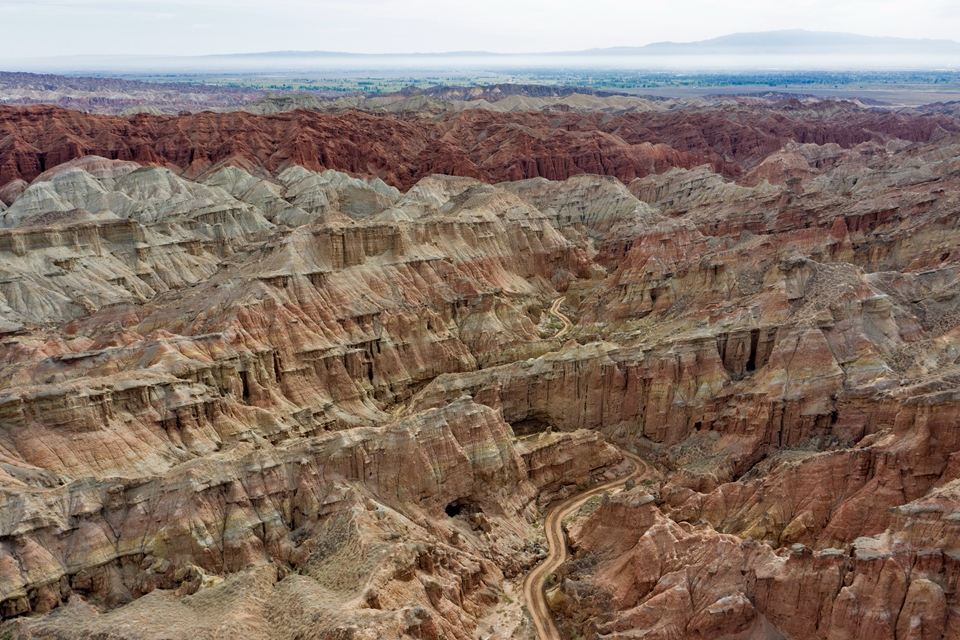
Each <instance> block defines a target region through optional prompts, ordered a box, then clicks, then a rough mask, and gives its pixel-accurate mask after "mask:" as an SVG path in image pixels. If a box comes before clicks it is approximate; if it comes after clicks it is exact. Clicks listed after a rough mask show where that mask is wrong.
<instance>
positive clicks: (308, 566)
mask: <svg viewBox="0 0 960 640" xmlns="http://www.w3.org/2000/svg"><path fill="white" fill-rule="evenodd" d="M471 91H472V90H464V91H463V92H461V93H459V94H453V93H451V92H447V93H445V94H443V95H426V94H423V93H418V94H416V95H407V96H399V97H392V98H383V99H380V98H371V97H362V96H358V97H354V98H345V99H344V100H346V101H347V102H340V103H339V104H338V105H337V106H335V107H333V106H329V104H326V103H325V105H323V106H322V108H312V106H311V105H309V104H306V105H305V104H296V100H301V101H302V98H297V99H295V100H293V102H294V103H293V104H290V103H289V100H288V99H287V98H283V97H280V98H277V97H272V98H265V99H264V100H263V101H260V102H257V103H254V104H256V105H257V106H255V107H250V106H247V107H244V108H243V110H237V111H232V112H227V113H213V112H201V113H193V114H189V115H156V114H150V113H139V114H132V115H124V116H119V115H95V114H88V113H82V112H80V111H72V110H67V109H64V108H60V107H56V106H30V107H2V108H0V615H2V617H3V619H4V622H3V623H2V625H0V635H3V637H7V638H62V639H73V638H77V639H79V638H109V639H120V638H124V639H133V638H156V639H160V638H200V637H202V638H224V639H226V638H230V639H231V640H232V639H235V638H251V639H264V640H266V639H278V640H279V639H281V638H326V639H331V640H332V639H338V640H345V639H348V638H350V639H360V638H421V639H431V640H439V639H440V638H446V639H450V640H452V639H454V638H457V639H463V640H466V639H468V638H478V637H484V638H490V637H495V638H510V637H514V638H533V637H536V634H537V633H538V630H539V632H540V633H541V634H543V636H544V637H565V638H581V637H584V638H638V637H643V638H647V639H653V638H657V639H667V638H691V639H694V638H696V639H708V638H709V639H716V640H720V639H725V640H732V639H736V640H760V639H768V638H770V639H797V640H799V639H804V640H806V639H809V638H820V639H823V640H847V639H851V640H852V639H854V638H875V639H880V640H905V639H911V640H919V639H923V640H928V639H929V640H932V639H943V638H955V637H960V601H958V583H960V453H958V452H960V431H958V428H957V427H958V420H960V219H958V212H960V191H958V186H960V121H958V119H957V114H956V108H955V105H949V104H940V105H930V106H928V107H925V108H923V109H914V110H911V111H910V112H895V111H890V110H878V109H872V108H868V107H865V106H863V105H862V104H857V103H852V102H848V101H837V100H817V99H807V100H798V99H795V98H793V99H786V100H779V99H776V98H774V99H756V98H726V99H715V100H707V101H704V100H699V101H691V102H689V103H687V102H683V101H672V102H671V101H651V100H641V99H638V98H630V97H625V96H610V95H585V94H576V93H572V94H571V93H568V94H565V95H542V96H538V95H531V94H529V93H522V94H521V93H517V92H513V93H512V95H493V94H492V93H491V92H489V91H488V92H487V93H486V94H485V95H480V96H478V95H475V94H473V93H471ZM502 93H510V92H502ZM257 97H258V96H253V98H257ZM283 100H287V102H288V103H284V104H278V102H282V101H283ZM349 100H352V101H353V102H349ZM404 101H413V102H406V103H405V104H404V105H398V104H397V103H398V102H404ZM471 101H474V104H473V106H470V105H469V104H468V103H470V102H471ZM479 101H484V102H486V103H487V104H488V105H490V107H489V108H488V107H487V106H485V105H480V104H479ZM505 101H511V102H505ZM331 104H332V103H331ZM498 105H499V106H498ZM313 106H316V105H313ZM557 505H559V506H557ZM547 569H549V570H547ZM531 571H533V573H532V574H531ZM528 576H532V577H531V578H528ZM525 580H526V584H525ZM525 586H526V587H527V588H525Z"/></svg>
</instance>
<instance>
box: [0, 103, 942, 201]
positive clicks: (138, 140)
mask: <svg viewBox="0 0 960 640" xmlns="http://www.w3.org/2000/svg"><path fill="white" fill-rule="evenodd" d="M957 130H958V127H957V124H956V122H955V121H954V120H953V118H951V117H949V116H945V115H939V114H927V115H925V116H922V117H921V116H914V115H905V114H904V115H901V114H893V113H881V112H873V111H868V110H864V109H858V108H856V107H854V106H853V105H850V104H839V103H830V102H826V103H822V104H820V105H815V106H811V107H809V108H802V107H801V108H797V106H796V105H789V104H788V105H780V106H778V105H775V104H774V105H766V106H760V105H748V104H727V105H717V106H712V107H711V106H707V105H702V106H701V105H696V104H695V105H692V106H690V107H688V108H683V109H673V110H669V111H663V110H652V111H644V112H640V113H622V114H609V113H582V112H578V111H573V112H569V113H562V114H556V113H546V112H538V111H532V110H529V109H526V110H522V111H517V112H513V113H495V112H492V111H489V110H485V109H468V110H465V111H461V112H458V113H448V114H443V115H440V116H435V115H434V114H432V113H427V114H425V115H424V114H421V113H420V112H418V111H414V112H399V113H384V114H379V115H374V114H369V113H362V112H360V111H348V112H346V113H340V114H321V113H315V112H309V111H304V110H296V111H288V112H284V113H279V114H275V115H266V116H264V115H253V114H248V113H242V112H235V113H220V114H218V113H212V112H209V111H205V112H201V113H197V114H194V115H190V116H180V117H176V116H153V115H149V114H145V113H141V114H137V115H134V116H131V117H118V116H95V115H90V114H84V113H80V112H76V111H68V110H66V109H59V108H54V107H47V106H36V107H29V108H7V107H4V108H3V109H2V110H0V139H2V140H3V143H2V146H0V187H4V186H5V185H6V184H7V183H9V182H11V181H14V180H18V179H24V180H28V181H31V180H33V179H34V178H35V177H36V176H38V175H39V174H41V173H43V172H44V171H46V170H47V169H50V168H53V167H55V166H57V165H59V164H62V163H64V162H67V161H69V160H73V159H75V158H78V157H81V156H85V155H98V156H102V157H104V158H111V159H115V160H116V159H119V160H128V161H134V162H138V163H141V164H156V165H160V166H167V167H170V168H176V169H177V171H178V172H183V175H184V176H185V177H188V178H195V177H200V176H203V175H204V174H206V173H209V172H211V171H216V170H217V169H218V168H220V167H221V166H222V165H224V164H238V165H239V166H243V167H244V168H248V167H257V168H261V169H263V170H266V171H268V172H271V173H277V172H279V171H282V170H284V169H286V168H288V167H291V166H301V167H305V168H307V169H310V170H313V171H318V170H322V169H336V170H338V171H347V172H353V173H361V174H373V175H375V176H378V177H380V178H382V179H383V180H384V181H385V182H387V183H388V184H391V185H393V186H395V187H398V188H401V189H408V188H410V187H411V186H412V185H413V184H415V183H416V182H417V181H419V180H420V179H422V178H424V177H426V176H428V175H430V174H433V173H443V174H450V175H459V176H466V177H473V178H480V179H483V180H487V181H490V182H500V181H505V180H524V179H528V178H538V177H542V178H547V179H549V180H565V179H566V178H569V177H571V176H574V175H580V174H587V173H588V174H601V175H610V176H615V177H617V178H619V179H620V180H622V181H623V182H629V181H630V180H633V179H634V178H642V177H644V176H647V175H649V174H651V173H662V172H664V171H666V170H668V169H670V168H671V167H683V168H688V169H689V168H691V167H695V166H698V165H701V164H704V163H710V164H711V165H713V167H714V169H715V170H717V171H718V172H720V173H722V174H723V175H725V176H728V177H734V176H739V175H741V174H743V173H744V171H745V170H748V169H751V168H753V167H754V165H756V164H758V163H760V162H762V161H763V160H764V159H765V158H766V157H767V156H769V155H770V154H772V153H775V152H777V151H778V150H780V149H781V147H783V145H784V144H786V143H788V142H791V141H796V142H803V143H815V144H819V145H825V144H836V145H840V146H841V147H844V148H850V147H852V146H855V145H857V144H860V143H864V142H871V141H872V142H877V143H883V142H886V141H887V140H888V139H902V140H909V141H930V140H932V139H934V138H936V137H937V136H940V135H942V134H944V133H946V132H953V131H957Z"/></svg>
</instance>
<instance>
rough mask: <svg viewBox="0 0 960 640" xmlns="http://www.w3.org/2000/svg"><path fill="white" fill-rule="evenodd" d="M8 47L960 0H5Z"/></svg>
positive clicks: (624, 28)
mask: <svg viewBox="0 0 960 640" xmlns="http://www.w3.org/2000/svg"><path fill="white" fill-rule="evenodd" d="M0 16H2V18H3V24H4V29H3V30H2V36H0V59H10V58H19V57H23V58H35V57H40V56H59V55H72V54H166V55H198V54H208V53H241V52H257V51H278V50H294V49H296V50H326V51H349V52H357V53H388V52H440V51H463V50H486V51H497V52H533V51H571V50H580V49H587V48H593V47H608V46H639V45H644V44H648V43H651V42H660V41H664V40H671V41H675V42H690V41H694V40H702V39H706V38H712V37H716V36H720V35H725V34H728V33H734V32H738V31H766V30H774V29H797V28H802V29H810V30H819V31H847V32H852V33H860V34H864V35H887V36H901V37H909V38H949V39H960V35H958V34H960V2H958V1H957V0H910V1H907V0H880V1H871V0H790V1H789V2H783V1H771V0H733V1H724V2H720V1H716V0H553V1H547V0H482V1H480V0H467V1H464V0H459V1H458V0H318V1H308V0H164V1H153V0H0Z"/></svg>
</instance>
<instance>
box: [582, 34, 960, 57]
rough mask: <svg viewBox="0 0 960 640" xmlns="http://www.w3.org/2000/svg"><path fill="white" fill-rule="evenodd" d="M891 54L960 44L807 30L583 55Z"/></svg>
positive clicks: (957, 50) (956, 51) (953, 48)
mask: <svg viewBox="0 0 960 640" xmlns="http://www.w3.org/2000/svg"><path fill="white" fill-rule="evenodd" d="M864 52H871V53H881V54H890V53H894V52H900V53H911V54H928V55H954V56H958V55H960V42H955V41H953V40H931V39H914V38H893V37H875V36H861V35H857V34H854V33H834V32H829V31H807V30H805V29H788V30H784V31H760V32H753V33H733V34H730V35H727V36H721V37H719V38H713V39H710V40H700V41H698V42H656V43H653V44H648V45H646V46H643V47H609V48H606V49H590V50H588V51H583V52H581V53H582V54H587V55H630V56H638V55H639V56H643V55H655V56H661V55H703V54H711V53H717V54H750V55H777V54H807V55H810V54H860V53H864Z"/></svg>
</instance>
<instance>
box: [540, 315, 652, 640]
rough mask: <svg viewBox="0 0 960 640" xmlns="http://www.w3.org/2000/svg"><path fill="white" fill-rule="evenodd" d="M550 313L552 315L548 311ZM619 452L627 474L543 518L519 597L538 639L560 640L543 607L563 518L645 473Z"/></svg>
mask: <svg viewBox="0 0 960 640" xmlns="http://www.w3.org/2000/svg"><path fill="white" fill-rule="evenodd" d="M558 302H559V299H558V301H557V302H554V306H559V305H558ZM551 313H555V312H554V311H552V310H551ZM558 335H559V334H558ZM621 453H623V455H624V456H626V457H627V458H629V459H630V460H631V461H632V462H633V465H634V469H633V472H632V473H631V474H629V475H627V476H625V477H623V478H620V479H618V480H613V481H612V482H608V483H606V484H602V485H600V486H598V487H594V488H593V489H590V490H589V491H585V492H583V493H578V494H577V495H575V496H573V497H571V498H568V499H566V500H564V501H563V502H559V503H557V504H555V505H553V506H551V507H550V509H549V510H548V511H547V515H546V517H545V518H544V519H543V531H544V533H545V534H546V536H547V544H548V546H549V547H550V550H549V552H548V554H547V557H546V559H544V561H543V562H541V563H540V564H538V565H537V566H536V567H534V569H533V571H531V572H530V574H529V575H528V576H527V579H526V580H524V581H523V598H524V600H526V602H527V607H528V608H529V609H530V615H531V616H532V617H533V622H534V624H535V625H536V627H537V634H538V635H539V636H540V640H562V639H561V638H560V632H559V630H557V625H556V624H555V623H554V621H553V617H552V616H551V615H550V608H549V607H547V598H546V595H545V594H544V583H545V581H546V579H547V576H549V575H550V574H551V573H553V572H554V571H556V570H557V568H558V567H559V566H560V565H561V564H563V563H564V562H566V560H567V558H568V554H567V540H566V537H565V536H564V534H563V520H564V518H566V517H567V516H569V515H570V514H572V513H574V512H575V511H577V510H578V509H579V508H580V507H582V506H583V503H585V502H586V501H587V500H589V499H590V498H592V497H593V496H596V495H599V494H601V493H603V492H605V491H612V490H614V489H619V488H620V487H622V486H623V485H625V484H626V483H627V480H630V479H631V478H636V477H638V476H640V475H644V474H646V473H648V472H649V467H648V466H647V463H646V462H644V461H643V460H641V459H640V458H638V457H637V456H635V455H633V454H632V453H628V452H626V451H623V450H621Z"/></svg>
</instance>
